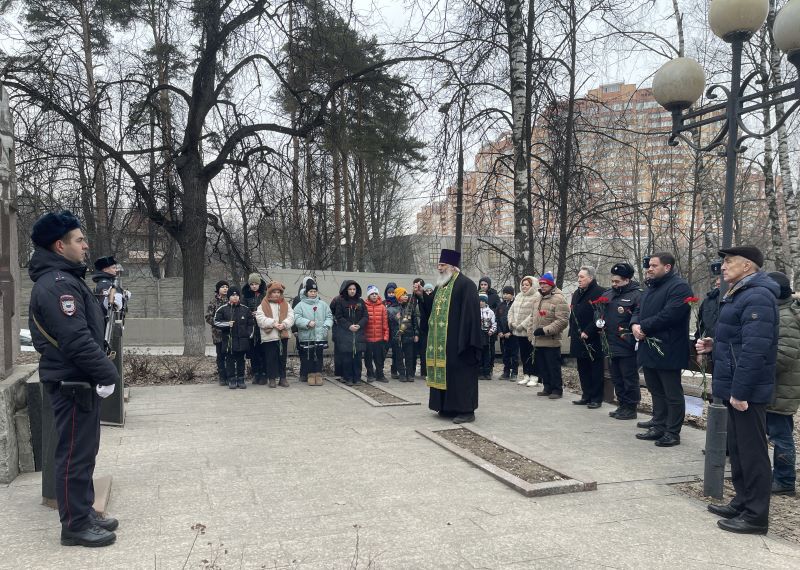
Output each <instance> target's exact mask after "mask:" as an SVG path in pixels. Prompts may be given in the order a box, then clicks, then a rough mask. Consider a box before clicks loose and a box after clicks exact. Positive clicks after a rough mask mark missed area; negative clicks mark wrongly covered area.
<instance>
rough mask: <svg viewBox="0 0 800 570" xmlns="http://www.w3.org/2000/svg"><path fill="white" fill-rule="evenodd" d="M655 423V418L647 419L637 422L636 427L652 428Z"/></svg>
mask: <svg viewBox="0 0 800 570" xmlns="http://www.w3.org/2000/svg"><path fill="white" fill-rule="evenodd" d="M654 425H655V424H654V423H653V420H647V421H646V422H636V427H638V428H642V429H650V428H651V427H653V426H654Z"/></svg>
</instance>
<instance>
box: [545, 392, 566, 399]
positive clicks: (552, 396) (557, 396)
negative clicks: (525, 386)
mask: <svg viewBox="0 0 800 570" xmlns="http://www.w3.org/2000/svg"><path fill="white" fill-rule="evenodd" d="M561 397H562V395H561V393H560V392H558V393H556V392H553V393H552V394H550V395H549V396H547V399H548V400H558V399H560V398H561Z"/></svg>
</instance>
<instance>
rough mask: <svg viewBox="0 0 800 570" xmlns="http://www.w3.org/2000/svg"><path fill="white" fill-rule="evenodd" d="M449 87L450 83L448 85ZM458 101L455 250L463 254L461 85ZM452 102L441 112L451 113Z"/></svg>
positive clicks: (463, 89)
mask: <svg viewBox="0 0 800 570" xmlns="http://www.w3.org/2000/svg"><path fill="white" fill-rule="evenodd" d="M447 85H449V83H448V84H447ZM458 96H459V101H458V171H457V174H456V228H455V230H456V232H455V233H456V235H455V246H454V247H453V249H454V250H456V251H458V252H459V253H460V252H461V242H462V240H463V233H464V110H465V107H466V105H467V89H466V87H465V86H464V85H459V92H458ZM451 105H452V101H450V102H448V103H444V104H443V105H442V106H441V107H439V112H440V113H442V114H447V113H449V112H450V107H451Z"/></svg>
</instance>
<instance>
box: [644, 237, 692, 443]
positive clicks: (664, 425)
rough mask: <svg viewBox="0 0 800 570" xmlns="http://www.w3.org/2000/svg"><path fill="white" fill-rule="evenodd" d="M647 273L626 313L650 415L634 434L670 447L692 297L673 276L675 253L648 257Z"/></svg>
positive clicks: (677, 426) (676, 432)
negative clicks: (637, 297)
mask: <svg viewBox="0 0 800 570" xmlns="http://www.w3.org/2000/svg"><path fill="white" fill-rule="evenodd" d="M647 278H648V284H647V289H646V290H645V292H644V295H642V300H641V302H640V304H639V309H638V310H637V311H634V313H633V318H631V332H632V333H633V336H634V338H635V339H636V341H637V342H638V344H639V347H638V349H637V361H638V363H639V366H641V367H642V368H643V372H644V381H645V383H646V384H647V389H648V391H649V392H650V395H651V396H652V397H653V419H652V420H651V421H649V422H644V423H642V424H641V425H640V427H646V428H648V430H647V431H646V432H645V433H637V434H636V438H637V439H643V440H655V443H656V445H657V446H658V447H671V446H673V445H678V444H680V442H681V438H680V433H681V426H683V418H684V415H685V414H686V404H685V402H684V400H683V386H682V385H681V370H683V368H685V367H686V365H687V363H688V362H689V318H690V316H691V307H690V306H689V305H688V304H687V303H686V298H687V297H691V296H692V289H691V287H689V284H688V283H687V282H686V281H685V280H684V279H682V278H680V277H678V274H677V272H676V270H675V257H674V256H673V255H672V254H671V253H667V252H661V253H655V254H653V255H652V256H651V257H650V261H649V266H648V269H647Z"/></svg>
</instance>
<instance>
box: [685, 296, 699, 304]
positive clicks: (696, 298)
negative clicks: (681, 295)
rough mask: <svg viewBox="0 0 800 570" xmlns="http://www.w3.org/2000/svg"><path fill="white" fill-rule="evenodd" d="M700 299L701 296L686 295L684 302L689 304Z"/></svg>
mask: <svg viewBox="0 0 800 570" xmlns="http://www.w3.org/2000/svg"><path fill="white" fill-rule="evenodd" d="M699 301H700V297H686V298H685V299H684V300H683V302H684V303H686V304H687V305H692V304H694V303H697V302H699Z"/></svg>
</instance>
